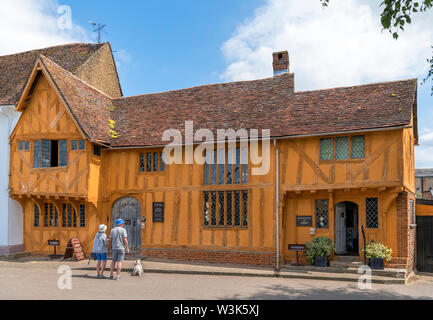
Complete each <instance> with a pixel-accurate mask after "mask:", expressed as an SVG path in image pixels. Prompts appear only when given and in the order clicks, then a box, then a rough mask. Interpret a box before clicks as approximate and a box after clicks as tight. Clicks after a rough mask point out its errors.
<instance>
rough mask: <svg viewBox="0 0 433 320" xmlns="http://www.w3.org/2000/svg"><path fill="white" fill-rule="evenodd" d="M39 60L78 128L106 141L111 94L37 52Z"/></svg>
mask: <svg viewBox="0 0 433 320" xmlns="http://www.w3.org/2000/svg"><path fill="white" fill-rule="evenodd" d="M40 61H41V62H42V64H43V66H44V67H45V68H46V70H47V71H48V73H49V75H50V77H51V79H52V80H53V82H54V84H55V85H56V87H57V90H58V91H59V93H60V94H61V96H62V98H63V100H64V101H65V103H66V106H67V108H69V110H70V112H71V114H72V116H73V117H74V118H75V120H76V122H77V123H78V125H79V126H80V128H81V130H82V131H84V133H85V134H87V136H88V137H89V138H90V139H91V140H92V141H101V142H105V143H107V142H109V141H110V137H111V136H110V134H109V132H108V130H109V125H108V124H109V122H108V121H109V120H110V109H111V106H112V100H111V98H110V97H108V96H106V95H105V94H103V93H102V92H100V91H98V90H97V89H95V88H93V87H91V86H89V85H88V84H86V83H84V82H82V81H81V80H80V79H78V78H77V77H75V76H74V75H73V74H72V73H70V72H68V71H66V70H65V69H63V68H62V67H60V66H59V65H58V64H56V63H54V62H53V61H51V60H49V59H48V58H46V57H44V56H42V55H41V56H40Z"/></svg>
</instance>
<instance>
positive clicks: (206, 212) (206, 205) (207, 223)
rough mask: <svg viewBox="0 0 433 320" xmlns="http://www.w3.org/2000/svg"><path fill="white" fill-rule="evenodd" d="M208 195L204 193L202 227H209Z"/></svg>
mask: <svg viewBox="0 0 433 320" xmlns="http://www.w3.org/2000/svg"><path fill="white" fill-rule="evenodd" d="M209 208H210V205H209V193H208V192H205V193H204V225H205V226H208V225H209Z"/></svg>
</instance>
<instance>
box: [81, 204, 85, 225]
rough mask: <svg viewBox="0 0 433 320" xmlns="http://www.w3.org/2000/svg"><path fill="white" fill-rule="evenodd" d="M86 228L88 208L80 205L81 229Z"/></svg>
mask: <svg viewBox="0 0 433 320" xmlns="http://www.w3.org/2000/svg"><path fill="white" fill-rule="evenodd" d="M85 226H86V206H85V205H84V204H80V227H85Z"/></svg>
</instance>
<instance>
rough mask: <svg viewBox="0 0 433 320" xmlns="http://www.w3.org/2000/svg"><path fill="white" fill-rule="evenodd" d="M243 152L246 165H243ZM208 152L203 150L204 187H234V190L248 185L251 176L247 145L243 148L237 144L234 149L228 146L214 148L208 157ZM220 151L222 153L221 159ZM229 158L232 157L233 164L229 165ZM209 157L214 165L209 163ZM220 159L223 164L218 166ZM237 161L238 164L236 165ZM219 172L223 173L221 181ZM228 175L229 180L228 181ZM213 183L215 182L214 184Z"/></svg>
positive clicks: (248, 147)
mask: <svg viewBox="0 0 433 320" xmlns="http://www.w3.org/2000/svg"><path fill="white" fill-rule="evenodd" d="M244 150H246V157H247V161H246V162H247V163H243V162H244V156H245V153H244ZM208 151H209V150H208V149H206V150H205V152H206V156H205V159H206V160H205V163H204V164H203V180H202V183H203V185H204V186H209V187H212V186H234V188H235V189H236V187H235V186H242V185H248V183H249V180H250V176H251V174H250V172H251V161H250V153H249V151H250V146H249V145H248V146H243V145H241V144H237V145H236V146H235V147H234V148H230V145H229V144H226V145H225V147H224V148H218V147H215V148H214V149H212V152H211V154H210V155H209V154H208ZM222 151H224V154H223V157H221V152H222ZM238 151H239V152H238ZM230 156H231V157H232V160H234V163H231V164H230V163H229V157H230ZM210 157H213V162H214V163H209V162H210ZM222 158H224V164H220V159H222ZM238 160H239V163H237V162H238ZM222 166H223V167H222ZM245 167H246V170H245ZM214 169H215V170H214ZM221 169H223V170H221ZM220 172H223V179H221V175H220ZM229 174H230V179H228V177H229ZM213 181H215V183H214V182H213ZM228 181H230V183H228ZM221 182H223V183H221Z"/></svg>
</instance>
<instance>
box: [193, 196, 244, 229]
mask: <svg viewBox="0 0 433 320" xmlns="http://www.w3.org/2000/svg"><path fill="white" fill-rule="evenodd" d="M221 193H223V194H224V204H223V207H224V224H221V223H220V222H221V219H220V218H221V215H220V214H221V203H220V194H221ZM236 193H238V194H239V224H236V222H235V216H236V215H235V210H236V204H235V198H236ZM206 194H207V199H208V203H209V206H208V207H206V206H205V203H206V202H205V197H206ZM212 194H215V220H214V221H215V224H213V223H212V222H213V220H212V219H213V215H212V206H213V203H212V202H213V201H212ZM228 194H230V195H231V196H230V199H231V211H230V212H229V211H228V210H227V208H228V206H227V204H228V201H227V199H228V197H227V195H228ZM244 194H246V201H245V199H244ZM200 197H201V203H202V205H201V209H200V221H201V227H202V228H204V229H211V230H216V229H227V230H246V229H248V228H249V225H248V221H249V218H250V212H251V211H250V207H251V205H250V203H251V190H250V189H242V188H239V189H231V190H226V189H218V190H208V189H206V190H202V191H201V195H200ZM245 203H246V212H245V207H244V204H245ZM207 208H208V210H209V212H208V219H207V221H208V224H206V219H205V210H206V209H207ZM229 213H230V215H229ZM229 216H230V222H231V224H228V222H229V220H228V217H229ZM245 218H246V219H245ZM245 221H246V224H245Z"/></svg>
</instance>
